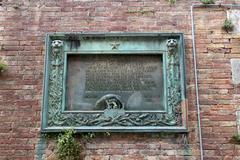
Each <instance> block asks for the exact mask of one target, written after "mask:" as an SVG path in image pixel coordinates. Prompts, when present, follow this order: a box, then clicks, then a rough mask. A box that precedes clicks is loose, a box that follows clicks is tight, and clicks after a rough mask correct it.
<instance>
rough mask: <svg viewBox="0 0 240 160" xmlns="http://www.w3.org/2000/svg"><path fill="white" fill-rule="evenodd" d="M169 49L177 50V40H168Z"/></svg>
mask: <svg viewBox="0 0 240 160" xmlns="http://www.w3.org/2000/svg"><path fill="white" fill-rule="evenodd" d="M167 47H168V48H172V49H173V48H176V47H177V40H176V39H169V40H167Z"/></svg>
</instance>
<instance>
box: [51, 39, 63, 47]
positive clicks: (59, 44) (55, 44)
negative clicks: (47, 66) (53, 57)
mask: <svg viewBox="0 0 240 160" xmlns="http://www.w3.org/2000/svg"><path fill="white" fill-rule="evenodd" d="M62 46H63V41H61V40H54V41H52V47H53V48H60V47H62Z"/></svg>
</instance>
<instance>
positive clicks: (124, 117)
mask: <svg viewBox="0 0 240 160" xmlns="http://www.w3.org/2000/svg"><path fill="white" fill-rule="evenodd" d="M183 47H184V41H183V34H181V33H171V34H170V33H169V34H168V33H105V34H104V33H102V34H92V33H75V34H72V33H70V34H68V33H53V34H48V35H47V37H46V60H45V80H44V102H43V111H42V131H43V132H58V131H61V130H63V129H66V128H74V129H76V130H77V131H79V132H90V131H93V132H101V131H102V132H105V131H112V132H158V131H172V132H185V131H187V127H186V113H185V110H186V109H185V108H183V107H186V106H184V105H183V104H185V102H186V97H185V73H184V70H185V66H184V49H183ZM83 54H84V55H101V54H104V55H120V56H126V57H127V56H128V55H142V56H144V55H160V57H162V67H163V73H162V76H163V86H164V89H163V91H161V92H163V93H161V95H162V101H163V102H162V103H163V105H164V109H161V110H160V109H159V110H143V108H144V107H142V109H141V107H140V108H138V109H137V110H134V111H132V110H127V109H126V108H125V107H126V106H125V104H124V102H123V101H122V100H121V99H120V98H118V95H114V94H110V93H109V94H106V95H104V96H102V97H101V98H100V99H99V100H98V101H97V102H96V104H95V105H96V106H97V107H98V105H99V104H101V105H103V106H100V107H99V108H102V110H100V111H99V110H87V111H81V110H74V111H72V110H68V108H67V106H66V105H67V104H68V102H67V101H68V98H67V92H68V91H67V79H68V76H69V75H68V73H67V72H68V69H67V66H68V64H67V63H68V60H67V58H68V56H69V55H83ZM69 65H71V63H70V64H69ZM118 83H120V82H118ZM96 91H97V88H96ZM106 93H107V92H106ZM104 105H106V106H105V107H104ZM96 106H93V107H96ZM182 111H184V113H182Z"/></svg>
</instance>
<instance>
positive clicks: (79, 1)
mask: <svg viewBox="0 0 240 160" xmlns="http://www.w3.org/2000/svg"><path fill="white" fill-rule="evenodd" d="M194 3H198V1H197V0H195V1H194V0H177V3H176V5H172V6H170V5H169V4H168V2H167V1H165V0H48V1H47V0H18V1H17V0H0V56H1V57H4V58H5V59H6V61H7V62H8V64H9V68H8V70H7V71H6V72H4V73H1V75H0V159H1V160H32V159H36V160H43V159H54V158H53V157H54V154H53V153H54V149H55V143H54V140H48V139H45V138H44V137H43V136H41V134H40V122H41V118H40V117H41V116H40V115H41V101H42V87H43V86H42V85H43V76H44V75H43V66H44V54H45V52H44V50H45V48H44V37H45V33H47V32H81V31H83V32H183V33H184V34H185V42H186V47H185V50H186V64H187V65H186V68H187V69H186V70H187V96H188V99H189V104H188V106H189V110H188V113H189V114H188V115H189V116H188V119H189V133H188V134H167V135H161V136H159V135H158V134H150V133H147V134H139V133H128V134H127V133H124V134H120V133H114V134H111V136H100V135H99V136H97V137H96V138H94V139H93V140H92V141H90V142H87V143H85V145H84V150H83V153H82V155H83V157H85V159H86V160H94V159H95V160H105V159H106V160H109V159H110V160H121V159H129V160H158V159H161V160H162V159H170V160H171V159H172V160H175V159H177V160H181V159H191V160H195V159H200V157H199V154H200V152H199V140H198V132H197V130H198V128H197V116H196V106H195V86H194V73H193V65H192V64H193V59H192V46H191V45H192V42H191V40H192V36H191V17H190V6H191V5H192V4H194ZM217 3H238V4H239V3H240V1H239V0H235V1H234V0H226V1H218V2H217ZM236 10H238V9H236ZM133 11H134V12H133ZM142 11H144V12H142ZM226 12H227V9H226V8H206V7H202V8H198V9H195V27H196V49H197V58H198V64H197V67H198V73H199V93H200V106H201V115H202V116H201V118H202V131H203V144H204V145H203V148H204V159H206V160H218V159H221V160H222V159H224V160H232V159H240V147H239V146H238V145H234V144H231V143H229V140H230V138H231V136H232V135H234V134H235V133H237V117H236V111H237V110H238V109H239V108H240V107H239V106H240V86H239V85H238V84H233V82H232V72H231V62H230V61H231V59H239V58H240V47H239V46H240V45H239V44H240V40H239V39H240V34H239V33H238V32H237V31H236V32H234V33H230V34H228V33H226V32H224V31H222V30H221V26H222V23H223V21H224V20H225V18H226V16H227V13H226Z"/></svg>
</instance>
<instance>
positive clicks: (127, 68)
mask: <svg viewBox="0 0 240 160" xmlns="http://www.w3.org/2000/svg"><path fill="white" fill-rule="evenodd" d="M162 68H163V66H162V55H69V56H68V76H67V77H68V78H67V96H68V98H67V99H68V102H67V110H80V111H89V110H99V108H96V107H95V106H94V104H95V103H96V101H97V100H98V99H99V98H101V97H102V96H104V95H106V94H115V95H119V96H120V97H121V98H122V100H123V103H124V105H125V109H126V110H127V111H131V110H133V111H134V110H145V111H149V110H163V109H164V105H163V101H164V100H163V98H164V97H163V96H164V95H163V93H164V91H163V88H164V87H163V79H162V77H163V71H162Z"/></svg>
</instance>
